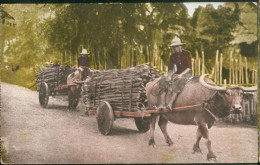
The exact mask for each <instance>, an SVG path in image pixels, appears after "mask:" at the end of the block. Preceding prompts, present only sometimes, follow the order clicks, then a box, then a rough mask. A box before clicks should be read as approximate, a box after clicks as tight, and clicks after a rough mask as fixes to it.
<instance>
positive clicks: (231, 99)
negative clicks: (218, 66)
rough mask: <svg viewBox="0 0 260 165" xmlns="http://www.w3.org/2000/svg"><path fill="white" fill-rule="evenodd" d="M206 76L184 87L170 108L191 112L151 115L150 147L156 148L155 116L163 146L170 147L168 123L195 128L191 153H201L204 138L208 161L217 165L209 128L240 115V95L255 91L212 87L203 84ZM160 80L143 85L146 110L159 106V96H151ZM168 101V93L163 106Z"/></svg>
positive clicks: (208, 82)
mask: <svg viewBox="0 0 260 165" xmlns="http://www.w3.org/2000/svg"><path fill="white" fill-rule="evenodd" d="M205 76H206V75H203V76H201V77H193V78H192V79H191V80H190V81H189V82H188V83H187V84H186V86H185V88H184V89H183V91H182V92H181V93H180V94H179V96H178V98H177V99H176V101H175V102H174V104H173V108H174V107H184V106H191V108H189V109H186V110H178V111H177V110H172V111H170V112H164V113H159V114H152V116H151V122H150V140H149V145H152V146H153V147H156V145H155V140H154V129H155V123H156V118H157V116H160V117H159V122H158V125H159V127H160V128H161V131H162V133H163V135H164V137H165V139H166V143H168V144H169V145H172V144H173V142H172V140H171V138H170V137H169V135H168V133H167V130H166V128H167V123H168V121H171V122H173V123H177V124H185V125H197V126H198V129H197V139H196V143H195V144H194V146H193V150H194V152H196V153H197V152H201V150H200V146H199V142H200V140H201V138H202V137H203V138H205V140H206V145H207V148H208V154H207V159H208V160H210V159H212V160H215V161H216V156H215V154H214V153H213V151H212V148H211V140H210V137H209V131H208V129H210V128H211V127H212V125H213V123H214V121H215V120H216V118H222V117H225V116H228V115H229V114H231V113H240V112H241V111H242V106H241V101H242V96H243V91H245V90H247V91H249V90H250V91H255V90H256V88H241V87H234V88H230V89H227V88H225V87H220V86H217V85H215V84H214V83H213V82H212V81H210V80H209V79H205V80H204V78H205ZM159 80H160V78H157V79H155V80H154V81H152V82H149V83H148V84H147V85H146V95H147V99H148V108H153V107H154V106H158V105H159V103H160V96H158V95H155V94H154V93H159V88H158V81H159ZM170 99H171V93H169V94H167V96H166V104H167V103H168V102H169V100H170ZM193 105H199V106H193ZM200 105H201V106H200Z"/></svg>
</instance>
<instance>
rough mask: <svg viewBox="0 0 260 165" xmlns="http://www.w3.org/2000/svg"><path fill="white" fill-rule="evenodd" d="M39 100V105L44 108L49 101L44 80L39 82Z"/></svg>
mask: <svg viewBox="0 0 260 165" xmlns="http://www.w3.org/2000/svg"><path fill="white" fill-rule="evenodd" d="M39 102H40V105H41V106H42V107H44V108H46V106H47V105H48V102H49V88H48V84H47V83H46V82H43V83H41V86H40V90H39Z"/></svg>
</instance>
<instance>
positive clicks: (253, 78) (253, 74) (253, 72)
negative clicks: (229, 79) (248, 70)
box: [252, 65, 255, 83]
mask: <svg viewBox="0 0 260 165" xmlns="http://www.w3.org/2000/svg"><path fill="white" fill-rule="evenodd" d="M254 82H255V66H254V65H253V69H252V83H254Z"/></svg>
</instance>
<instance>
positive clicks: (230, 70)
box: [229, 51, 233, 84]
mask: <svg viewBox="0 0 260 165" xmlns="http://www.w3.org/2000/svg"><path fill="white" fill-rule="evenodd" d="M232 54H233V51H231V52H230V54H229V84H232V81H231V80H232V65H231V63H232Z"/></svg>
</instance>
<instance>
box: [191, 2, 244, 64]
mask: <svg viewBox="0 0 260 165" xmlns="http://www.w3.org/2000/svg"><path fill="white" fill-rule="evenodd" d="M238 23H239V8H238V5H237V4H236V5H235V7H234V8H229V7H219V8H218V9H214V8H213V7H212V6H207V7H206V8H202V7H200V8H198V9H197V10H196V11H195V12H194V15H193V18H192V19H191V25H192V26H193V28H194V31H195V36H194V37H193V41H194V45H193V47H194V48H195V49H197V50H200V51H202V50H203V51H205V55H206V56H205V59H206V60H208V59H210V58H211V57H212V56H214V55H215V52H216V50H217V49H218V50H220V51H224V50H225V49H226V48H228V47H229V42H230V41H232V40H233V39H234V36H233V35H232V32H233V31H234V29H235V27H236V25H237V24H238ZM194 48H193V49H194Z"/></svg>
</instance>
